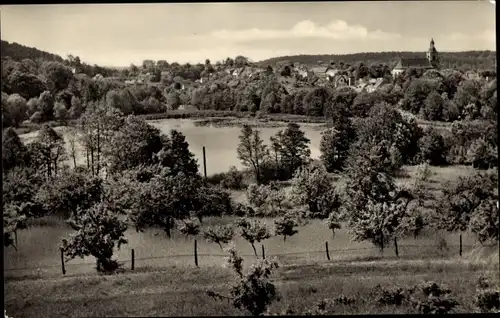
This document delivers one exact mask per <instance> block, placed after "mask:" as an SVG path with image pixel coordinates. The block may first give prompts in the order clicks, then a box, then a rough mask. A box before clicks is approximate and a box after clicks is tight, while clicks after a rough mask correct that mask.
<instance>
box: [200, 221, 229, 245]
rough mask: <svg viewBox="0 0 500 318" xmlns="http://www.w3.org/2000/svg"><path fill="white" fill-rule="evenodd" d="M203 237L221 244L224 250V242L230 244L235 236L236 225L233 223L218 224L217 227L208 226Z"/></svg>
mask: <svg viewBox="0 0 500 318" xmlns="http://www.w3.org/2000/svg"><path fill="white" fill-rule="evenodd" d="M203 237H204V238H205V239H206V240H207V241H209V242H213V243H216V244H219V246H220V249H221V250H222V244H228V243H229V242H231V240H232V239H233V237H234V227H233V226H231V225H218V226H216V227H215V228H208V229H206V230H204V231H203Z"/></svg>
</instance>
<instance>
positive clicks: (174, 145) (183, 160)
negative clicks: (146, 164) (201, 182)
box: [154, 129, 198, 176]
mask: <svg viewBox="0 0 500 318" xmlns="http://www.w3.org/2000/svg"><path fill="white" fill-rule="evenodd" d="M161 139H162V144H163V147H162V148H161V150H160V151H158V152H157V153H156V155H154V162H156V163H158V164H160V165H161V166H163V167H168V168H169V169H170V173H171V174H172V175H175V174H178V173H180V172H182V173H184V174H185V175H186V176H197V175H198V162H197V160H196V159H195V157H194V154H193V153H192V152H191V151H189V144H188V143H187V141H186V137H185V136H184V135H183V134H182V133H181V132H179V131H177V130H175V129H172V130H171V131H170V136H169V137H166V136H161Z"/></svg>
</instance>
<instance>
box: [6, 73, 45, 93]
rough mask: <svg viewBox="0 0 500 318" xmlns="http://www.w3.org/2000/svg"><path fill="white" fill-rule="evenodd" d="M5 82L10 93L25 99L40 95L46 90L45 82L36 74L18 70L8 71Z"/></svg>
mask: <svg viewBox="0 0 500 318" xmlns="http://www.w3.org/2000/svg"><path fill="white" fill-rule="evenodd" d="M6 84H7V85H8V87H9V90H10V92H11V93H12V94H19V95H21V96H22V97H23V98H25V99H27V100H28V99H30V98H32V97H38V96H40V94H41V93H42V92H43V91H44V90H46V86H45V84H44V83H43V82H42V81H41V80H40V79H39V78H38V77H37V76H36V75H34V74H30V73H26V72H22V71H18V70H16V71H13V72H12V73H10V75H9V76H8V77H7V79H6Z"/></svg>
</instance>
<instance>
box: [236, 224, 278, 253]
mask: <svg viewBox="0 0 500 318" xmlns="http://www.w3.org/2000/svg"><path fill="white" fill-rule="evenodd" d="M236 226H237V227H238V228H239V229H240V233H241V237H243V238H244V239H245V240H246V241H247V242H248V243H250V245H252V248H253V251H254V253H255V256H256V257H258V254H257V250H256V249H255V245H254V243H255V242H257V243H260V242H261V241H263V240H266V239H268V238H270V237H271V233H270V231H269V229H268V227H267V226H266V225H265V224H263V223H261V222H259V221H256V220H254V221H249V220H248V219H245V218H241V219H239V220H238V221H237V222H236Z"/></svg>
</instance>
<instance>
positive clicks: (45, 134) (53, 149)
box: [35, 124, 66, 178]
mask: <svg viewBox="0 0 500 318" xmlns="http://www.w3.org/2000/svg"><path fill="white" fill-rule="evenodd" d="M35 143H36V144H37V145H38V146H39V150H40V153H38V154H37V156H38V157H39V159H40V160H41V162H42V163H43V167H44V168H45V169H46V172H47V177H49V178H50V177H51V176H52V175H54V176H55V175H57V172H58V168H59V164H60V162H62V161H63V160H64V159H66V158H65V156H66V149H65V148H64V139H63V138H62V137H61V136H60V135H59V134H58V133H57V132H56V131H55V130H54V129H52V128H51V127H49V126H48V125H47V124H44V125H43V126H42V128H41V129H40V131H39V132H38V136H37V139H36V141H35Z"/></svg>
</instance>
